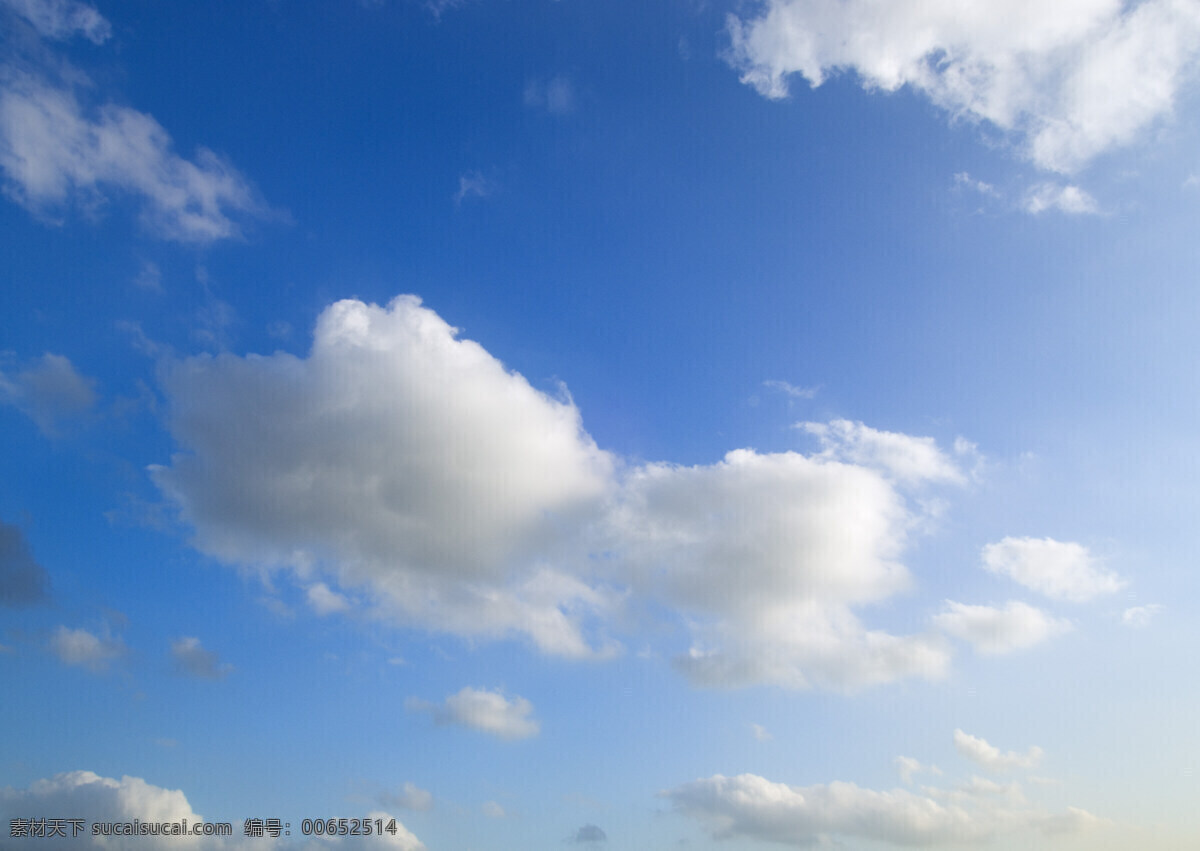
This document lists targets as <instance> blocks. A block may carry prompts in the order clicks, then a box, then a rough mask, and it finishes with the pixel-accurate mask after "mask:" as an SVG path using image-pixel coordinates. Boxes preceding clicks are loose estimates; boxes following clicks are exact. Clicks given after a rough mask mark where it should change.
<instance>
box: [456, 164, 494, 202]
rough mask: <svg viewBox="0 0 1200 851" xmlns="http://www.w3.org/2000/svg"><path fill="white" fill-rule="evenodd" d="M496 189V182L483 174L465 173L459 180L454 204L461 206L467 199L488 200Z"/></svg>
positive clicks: (476, 172)
mask: <svg viewBox="0 0 1200 851" xmlns="http://www.w3.org/2000/svg"><path fill="white" fill-rule="evenodd" d="M496 189H497V186H496V183H495V181H493V180H491V179H489V178H487V177H485V176H484V175H483V173H482V172H478V171H468V172H464V173H463V174H461V175H459V178H458V191H457V192H455V193H454V203H456V204H461V203H462V202H463V201H464V200H466V199H467V198H487V197H488V196H489V195H491V194H493V193H494V192H495V191H496Z"/></svg>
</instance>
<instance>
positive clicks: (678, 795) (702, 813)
mask: <svg viewBox="0 0 1200 851" xmlns="http://www.w3.org/2000/svg"><path fill="white" fill-rule="evenodd" d="M923 793H924V794H917V793H915V792H910V791H908V790H906V789H893V790H891V791H876V790H874V789H865V788H863V787H861V786H858V785H857V784H854V783H845V782H840V781H835V782H832V783H822V784H816V785H812V786H803V787H801V786H790V785H788V784H785V783H776V782H772V781H770V780H768V779H767V778H765V777H760V776H758V775H755V774H741V775H738V776H737V777H726V776H724V775H721V774H716V775H713V776H712V777H708V778H705V779H700V780H695V781H693V782H691V783H685V784H683V785H681V786H678V787H676V788H674V789H671V790H668V791H665V792H662V793H661V795H662V796H663V797H665V798H667V799H668V800H669V801H670V802H671V804H672V805H673V807H674V809H675V811H676V812H679V813H681V814H683V815H685V816H689V817H691V818H694V819H696V820H697V821H699V822H700V824H701V825H702V826H703V827H704V828H705V829H706V831H707V832H708V833H709V834H710V835H711V836H712V837H713V838H714V839H718V840H721V839H737V838H746V839H755V840H761V841H764V842H775V843H779V844H781V845H792V846H795V847H801V848H807V847H812V846H814V845H820V846H821V847H825V846H826V845H829V844H833V845H838V844H840V840H842V839H843V838H854V839H863V840H870V841H876V842H883V843H887V844H890V845H894V846H903V847H917V848H928V847H936V846H941V845H947V844H963V843H971V844H982V843H986V842H988V841H990V840H991V839H993V838H994V837H997V836H999V835H1002V834H1020V833H1022V832H1030V831H1033V832H1039V833H1043V834H1060V833H1063V832H1077V831H1080V830H1084V829H1087V828H1089V827H1092V826H1095V825H1097V824H1100V823H1102V820H1101V819H1098V818H1097V817H1095V816H1093V815H1092V814H1091V813H1088V812H1086V811H1084V810H1080V809H1076V808H1069V809H1068V810H1067V812H1066V813H1065V814H1061V815H1050V814H1048V813H1046V812H1044V811H1042V810H1040V809H1037V808H1034V807H1031V806H1028V805H1024V806H1021V805H1020V804H1021V803H1022V802H1020V801H1016V800H1005V799H1001V800H997V799H996V795H995V790H994V789H991V788H985V787H983V786H980V785H978V784H976V785H975V786H971V785H970V784H968V785H965V786H963V787H961V788H958V789H955V790H953V791H950V792H946V791H945V790H940V789H932V788H929V787H926V788H925V789H924V790H923Z"/></svg>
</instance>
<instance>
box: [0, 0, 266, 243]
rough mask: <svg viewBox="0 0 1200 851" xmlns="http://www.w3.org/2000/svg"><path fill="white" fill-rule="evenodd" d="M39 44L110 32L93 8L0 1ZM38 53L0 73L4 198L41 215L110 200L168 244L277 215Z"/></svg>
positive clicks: (216, 166)
mask: <svg viewBox="0 0 1200 851" xmlns="http://www.w3.org/2000/svg"><path fill="white" fill-rule="evenodd" d="M3 8H7V9H9V10H11V11H12V12H15V13H16V14H17V15H19V16H20V17H21V18H22V19H24V20H25V21H26V22H27V23H28V25H29V26H30V27H31V28H32V30H33V31H35V32H36V33H38V34H40V35H41V36H43V37H46V38H53V39H65V38H69V37H71V36H74V35H83V36H84V37H86V38H88V39H90V40H91V41H93V42H96V43H97V44H99V43H102V42H103V41H104V40H105V39H106V38H107V37H108V34H109V32H110V29H111V28H110V26H109V24H108V22H107V21H106V20H105V19H104V18H103V16H101V15H100V13H99V12H97V11H96V10H95V9H94V8H93V7H91V6H89V5H87V4H84V3H79V2H74V1H73V0H46V2H35V0H4V2H3ZM47 55H49V54H46V53H43V52H34V53H33V54H31V55H30V56H28V57H26V58H25V59H24V60H12V61H10V62H9V63H8V64H6V65H5V66H4V67H3V68H2V69H0V172H3V176H4V183H5V186H4V188H5V191H6V192H7V194H8V195H9V197H10V198H12V199H13V200H15V201H16V202H17V203H19V204H21V205H22V206H24V207H26V208H27V209H29V210H30V211H31V212H33V213H34V214H36V215H38V216H41V217H43V218H46V219H52V218H54V217H56V216H58V215H60V214H61V213H62V212H63V211H65V210H66V209H68V208H70V207H71V206H72V205H75V206H78V207H80V208H81V209H84V210H96V209H98V208H99V206H100V205H101V204H102V203H103V201H104V200H105V199H106V198H107V197H108V196H109V195H110V194H112V195H125V196H131V197H134V198H137V199H138V200H139V201H140V202H141V208H142V209H141V220H142V223H143V224H144V225H145V226H146V228H147V229H148V230H149V231H151V232H152V233H154V234H156V235H158V236H160V237H162V238H164V239H169V240H175V241H178V242H188V243H206V242H212V241H214V240H218V239H225V238H229V237H236V236H239V235H240V234H241V232H242V226H241V224H239V220H245V219H247V218H262V217H265V216H277V215H278V214H277V213H275V212H273V211H271V210H270V208H269V207H268V206H267V205H266V204H265V203H264V202H263V201H262V199H261V198H260V197H259V195H258V193H257V192H256V190H255V189H254V188H253V186H252V185H251V184H250V182H249V181H248V180H247V179H246V178H245V177H244V176H242V174H241V173H239V172H238V171H237V169H235V168H234V167H233V166H232V165H231V164H230V163H229V162H228V161H227V160H226V159H224V158H223V157H221V156H219V155H218V154H216V153H214V152H213V151H211V150H209V149H207V148H199V149H198V150H197V151H196V154H195V156H194V157H193V158H192V159H186V158H184V157H181V156H180V155H178V154H176V153H175V151H174V146H173V143H172V141H171V137H170V134H169V133H168V132H167V131H166V130H165V129H164V128H163V127H162V125H160V124H159V123H158V122H157V121H156V120H155V119H154V118H153V117H151V116H150V115H147V114H146V113H144V112H139V111H137V110H135V109H132V108H130V107H126V106H118V105H116V104H113V103H104V102H100V101H97V100H96V91H95V89H96V87H95V86H94V85H93V84H92V81H90V80H89V79H88V78H87V75H86V74H85V73H84V72H82V71H80V70H78V69H74V68H72V69H70V72H69V73H62V68H63V67H69V66H64V65H63V63H62V62H61V60H57V59H56V60H53V61H48V60H47V59H46V56H47Z"/></svg>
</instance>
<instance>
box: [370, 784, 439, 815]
mask: <svg viewBox="0 0 1200 851" xmlns="http://www.w3.org/2000/svg"><path fill="white" fill-rule="evenodd" d="M380 803H382V804H384V805H385V806H387V805H389V804H390V805H392V806H396V807H400V808H401V809H404V810H414V811H416V812H422V813H425V812H429V811H430V810H432V809H433V794H432V793H430V792H428V791H427V790H425V789H422V788H421V787H420V786H417V785H416V784H415V783H405V784H404V788H402V789H401V790H400V791H399V792H393V793H391V794H387V795H383V796H382V797H381V798H380Z"/></svg>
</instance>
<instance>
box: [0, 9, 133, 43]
mask: <svg viewBox="0 0 1200 851" xmlns="http://www.w3.org/2000/svg"><path fill="white" fill-rule="evenodd" d="M0 6H7V7H8V8H9V9H10V10H12V11H13V12H15V13H17V14H18V15H20V16H21V17H22V18H24V19H25V20H26V21H28V22H29V23H30V24H31V25H32V26H33V28H34V29H35V30H37V32H38V34H39V35H41V36H42V37H43V38H53V39H67V38H71V37H72V36H74V35H76V34H79V35H81V36H83V37H84V38H86V39H88V40H89V41H91V42H93V43H94V44H103V43H104V42H105V41H106V40H107V39H108V37H109V36H110V35H112V26H111V25H110V24H109V23H108V21H107V20H105V18H104V16H103V15H101V14H100V13H99V12H97V11H96V9H95V8H94V7H93V6H90V5H88V4H87V3H80V2H77V0H0Z"/></svg>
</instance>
